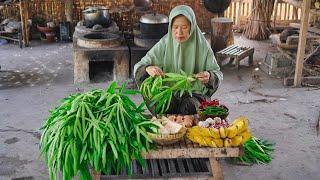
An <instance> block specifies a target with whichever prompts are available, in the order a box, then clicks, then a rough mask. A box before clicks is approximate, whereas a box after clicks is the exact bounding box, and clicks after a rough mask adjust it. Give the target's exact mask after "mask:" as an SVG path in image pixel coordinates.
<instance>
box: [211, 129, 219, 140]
mask: <svg viewBox="0 0 320 180" xmlns="http://www.w3.org/2000/svg"><path fill="white" fill-rule="evenodd" d="M209 131H210V136H211V137H213V138H214V139H219V138H220V133H219V130H218V129H216V128H210V129H209Z"/></svg>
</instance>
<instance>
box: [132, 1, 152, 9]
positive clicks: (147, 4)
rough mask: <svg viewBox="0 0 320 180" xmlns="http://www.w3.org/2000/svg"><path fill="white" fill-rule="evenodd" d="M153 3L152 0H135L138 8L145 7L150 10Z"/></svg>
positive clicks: (134, 2)
mask: <svg viewBox="0 0 320 180" xmlns="http://www.w3.org/2000/svg"><path fill="white" fill-rule="evenodd" d="M151 3H152V1H151V0H134V1H133V4H134V5H135V6H136V7H143V8H149V7H150V6H151Z"/></svg>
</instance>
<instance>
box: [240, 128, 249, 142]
mask: <svg viewBox="0 0 320 180" xmlns="http://www.w3.org/2000/svg"><path fill="white" fill-rule="evenodd" d="M240 136H242V144H244V143H245V142H246V141H248V140H249V139H250V138H251V132H250V131H249V130H247V131H244V132H243V133H241V134H240Z"/></svg>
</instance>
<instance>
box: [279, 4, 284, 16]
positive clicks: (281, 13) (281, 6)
mask: <svg viewBox="0 0 320 180" xmlns="http://www.w3.org/2000/svg"><path fill="white" fill-rule="evenodd" d="M279 4H280V19H279V20H282V4H283V3H282V2H280V3H279Z"/></svg>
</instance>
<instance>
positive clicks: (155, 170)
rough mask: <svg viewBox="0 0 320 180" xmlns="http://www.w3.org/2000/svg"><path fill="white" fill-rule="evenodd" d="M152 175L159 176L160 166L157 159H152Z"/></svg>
mask: <svg viewBox="0 0 320 180" xmlns="http://www.w3.org/2000/svg"><path fill="white" fill-rule="evenodd" d="M150 164H151V173H152V176H159V175H160V172H159V167H158V163H157V160H156V159H150Z"/></svg>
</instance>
